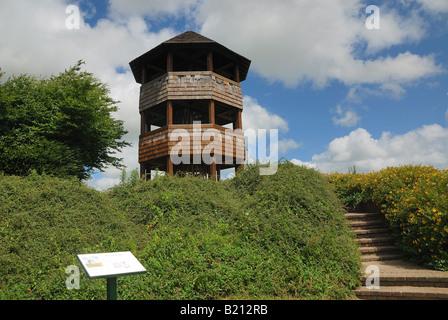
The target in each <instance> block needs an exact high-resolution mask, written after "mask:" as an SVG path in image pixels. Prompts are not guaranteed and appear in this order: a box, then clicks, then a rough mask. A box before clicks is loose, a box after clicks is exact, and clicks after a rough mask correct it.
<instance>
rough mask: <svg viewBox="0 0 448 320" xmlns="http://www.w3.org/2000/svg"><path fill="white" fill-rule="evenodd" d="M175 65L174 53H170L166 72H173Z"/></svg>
mask: <svg viewBox="0 0 448 320" xmlns="http://www.w3.org/2000/svg"><path fill="white" fill-rule="evenodd" d="M173 63H174V62H173V53H172V52H171V51H168V54H167V56H166V72H173V69H174V64H173Z"/></svg>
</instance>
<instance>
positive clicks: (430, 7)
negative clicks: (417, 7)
mask: <svg viewBox="0 0 448 320" xmlns="http://www.w3.org/2000/svg"><path fill="white" fill-rule="evenodd" d="M408 1H409V0H408ZM417 2H418V3H420V4H421V5H422V8H423V9H424V10H427V11H430V12H432V13H448V2H447V1H446V0H417Z"/></svg>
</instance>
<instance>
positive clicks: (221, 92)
mask: <svg viewBox="0 0 448 320" xmlns="http://www.w3.org/2000/svg"><path fill="white" fill-rule="evenodd" d="M192 99H193V100H194V99H209V100H210V99H213V100H216V101H219V102H222V103H225V104H227V105H230V106H232V107H236V108H239V109H242V108H243V96H242V93H241V85H240V84H239V83H238V82H235V81H233V80H230V79H228V78H225V77H223V76H221V75H219V74H217V73H214V72H211V71H191V72H187V71H183V72H168V73H166V74H165V75H163V76H161V77H159V78H157V79H154V80H152V81H150V82H148V83H145V84H144V85H142V86H141V89H140V111H143V110H146V109H148V108H151V107H153V106H155V105H157V104H159V103H162V102H164V101H166V100H192Z"/></svg>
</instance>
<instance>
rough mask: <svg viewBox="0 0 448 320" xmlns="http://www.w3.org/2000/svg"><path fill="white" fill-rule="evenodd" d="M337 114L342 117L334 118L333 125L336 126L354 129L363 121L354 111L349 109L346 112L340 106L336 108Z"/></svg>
mask: <svg viewBox="0 0 448 320" xmlns="http://www.w3.org/2000/svg"><path fill="white" fill-rule="evenodd" d="M335 112H336V113H337V114H338V115H339V116H340V117H339V118H337V117H333V123H334V124H336V125H339V126H342V127H354V126H356V125H357V124H358V123H359V121H361V117H360V116H358V115H357V114H356V112H355V111H354V110H351V109H349V110H346V111H345V112H344V111H343V110H342V108H341V106H340V105H338V106H337V107H336V111H335Z"/></svg>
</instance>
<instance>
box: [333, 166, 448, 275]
mask: <svg viewBox="0 0 448 320" xmlns="http://www.w3.org/2000/svg"><path fill="white" fill-rule="evenodd" d="M329 177H330V180H331V181H332V182H333V184H334V186H335V188H336V190H337V193H338V194H339V196H340V198H341V199H342V200H343V201H344V203H345V204H346V205H348V206H349V207H352V208H353V207H356V206H359V205H361V204H363V203H366V202H373V203H375V204H376V205H377V206H378V207H379V208H380V210H381V212H382V213H384V215H385V217H386V219H387V221H389V223H390V226H391V228H392V231H393V232H394V233H395V235H396V237H397V240H398V243H399V245H400V246H401V248H402V250H403V252H404V253H405V254H407V255H408V256H409V258H410V259H411V260H414V261H417V262H419V263H422V264H424V265H427V266H429V267H432V268H435V269H439V270H447V269H448V198H447V194H448V170H438V169H436V168H434V167H432V166H413V165H408V166H400V167H390V168H387V169H384V170H381V171H378V172H371V173H369V174H356V175H353V174H348V175H346V174H331V175H330V176H329Z"/></svg>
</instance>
